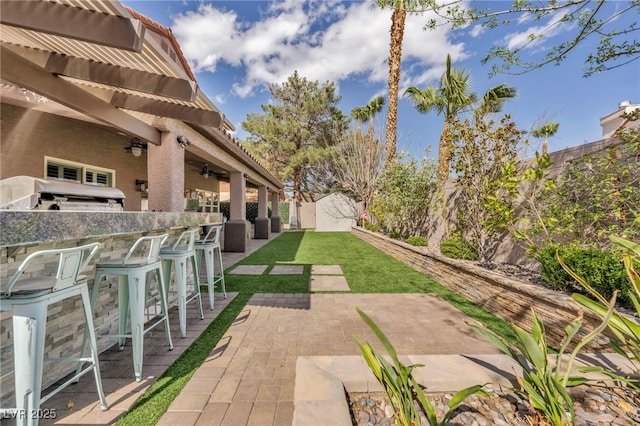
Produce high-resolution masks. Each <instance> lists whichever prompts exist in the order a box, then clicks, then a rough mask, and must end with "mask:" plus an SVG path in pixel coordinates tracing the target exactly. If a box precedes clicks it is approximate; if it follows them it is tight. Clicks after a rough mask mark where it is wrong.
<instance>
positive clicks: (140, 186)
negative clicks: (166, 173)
mask: <svg viewBox="0 0 640 426" xmlns="http://www.w3.org/2000/svg"><path fill="white" fill-rule="evenodd" d="M147 189H149V182H148V181H146V180H142V179H136V191H140V192H146V191H147Z"/></svg>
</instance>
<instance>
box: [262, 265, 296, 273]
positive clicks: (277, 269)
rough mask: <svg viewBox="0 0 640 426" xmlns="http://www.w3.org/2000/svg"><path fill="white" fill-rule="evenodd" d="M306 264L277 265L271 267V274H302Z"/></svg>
mask: <svg viewBox="0 0 640 426" xmlns="http://www.w3.org/2000/svg"><path fill="white" fill-rule="evenodd" d="M303 273H304V265H275V266H274V267H273V268H271V272H269V274H270V275H302V274H303Z"/></svg>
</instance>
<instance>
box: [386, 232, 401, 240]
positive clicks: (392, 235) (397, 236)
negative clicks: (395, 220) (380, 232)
mask: <svg viewBox="0 0 640 426" xmlns="http://www.w3.org/2000/svg"><path fill="white" fill-rule="evenodd" d="M389 238H393V239H394V240H399V239H401V238H402V235H400V233H399V232H398V231H396V230H391V231H389Z"/></svg>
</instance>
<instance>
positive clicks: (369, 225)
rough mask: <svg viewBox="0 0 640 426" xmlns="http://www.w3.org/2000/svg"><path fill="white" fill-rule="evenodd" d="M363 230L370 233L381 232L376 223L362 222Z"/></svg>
mask: <svg viewBox="0 0 640 426" xmlns="http://www.w3.org/2000/svg"><path fill="white" fill-rule="evenodd" d="M364 229H366V230H367V231H371V232H380V231H381V230H382V228H380V225H378V224H377V223H371V222H367V221H366V220H365V221H364Z"/></svg>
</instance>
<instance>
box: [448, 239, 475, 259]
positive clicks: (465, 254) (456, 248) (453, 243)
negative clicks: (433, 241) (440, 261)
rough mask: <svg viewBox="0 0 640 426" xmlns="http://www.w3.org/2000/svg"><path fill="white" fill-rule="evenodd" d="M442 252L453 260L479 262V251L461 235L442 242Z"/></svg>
mask: <svg viewBox="0 0 640 426" xmlns="http://www.w3.org/2000/svg"><path fill="white" fill-rule="evenodd" d="M440 252H441V253H442V254H444V255H445V256H447V257H450V258H452V259H466V260H478V250H477V249H476V248H475V247H474V246H473V244H471V243H470V242H468V241H467V240H465V239H464V238H462V236H460V234H454V235H452V236H450V237H449V238H447V239H445V240H444V241H442V242H441V243H440Z"/></svg>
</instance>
